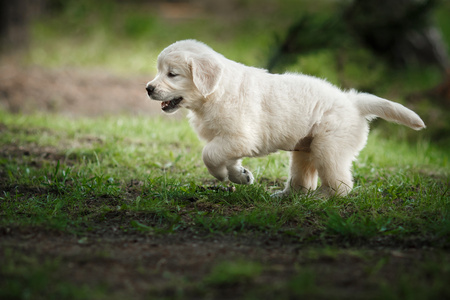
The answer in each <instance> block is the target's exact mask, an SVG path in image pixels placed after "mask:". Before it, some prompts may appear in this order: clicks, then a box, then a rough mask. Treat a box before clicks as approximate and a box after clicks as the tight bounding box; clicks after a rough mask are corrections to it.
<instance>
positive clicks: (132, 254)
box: [0, 225, 442, 299]
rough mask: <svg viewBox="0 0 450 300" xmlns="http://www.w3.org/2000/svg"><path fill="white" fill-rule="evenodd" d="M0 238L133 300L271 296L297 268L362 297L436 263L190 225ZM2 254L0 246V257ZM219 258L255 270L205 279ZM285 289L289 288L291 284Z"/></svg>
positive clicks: (399, 253)
mask: <svg viewBox="0 0 450 300" xmlns="http://www.w3.org/2000/svg"><path fill="white" fill-rule="evenodd" d="M106 226H108V225H106ZM105 229H106V227H105ZM0 238H1V243H0V244H1V246H2V247H1V248H2V249H10V250H12V251H13V252H14V253H15V255H16V256H17V255H25V256H28V257H37V258H38V259H39V260H40V261H47V260H49V259H57V260H58V262H59V266H58V268H57V269H56V270H55V272H56V274H57V276H58V277H60V278H65V279H66V280H70V281H71V282H72V283H73V284H76V285H80V286H83V285H89V286H96V285H106V286H107V288H108V293H110V294H112V295H117V294H126V295H128V296H132V297H133V298H135V299H146V297H148V296H150V295H153V296H161V297H171V296H174V295H175V294H176V293H177V292H180V289H181V290H182V291H183V296H184V297H182V298H185V299H198V297H201V298H203V297H205V295H204V293H205V291H206V292H207V293H208V294H209V295H210V296H213V298H214V299H227V297H232V298H234V299H236V298H239V296H242V295H245V294H246V293H247V292H248V291H251V290H255V291H258V290H261V289H264V288H265V287H267V286H271V287H272V289H271V290H268V293H269V294H268V295H266V296H271V295H272V296H275V294H274V293H278V292H281V293H286V291H283V290H279V289H280V288H277V286H279V287H283V288H288V287H287V286H284V284H285V282H289V281H291V282H295V280H294V281H292V278H295V276H296V274H299V273H300V274H303V275H302V276H311V278H310V281H311V282H314V283H315V284H317V285H319V286H322V287H325V288H328V289H329V291H333V294H334V297H337V296H339V297H337V298H340V297H343V298H348V297H352V298H354V297H357V298H358V297H366V296H368V295H370V294H371V293H374V292H376V291H377V289H378V288H379V286H378V284H379V282H378V283H377V281H378V280H380V278H383V282H387V280H389V281H390V282H396V281H397V280H399V276H401V275H402V274H403V273H404V272H407V271H408V270H410V269H411V270H413V269H414V268H415V267H417V264H419V263H420V262H421V261H423V260H424V258H426V259H427V260H430V259H431V260H432V261H434V260H435V261H436V262H438V261H439V259H441V258H442V257H441V256H439V255H437V254H436V253H434V252H433V251H423V250H420V251H418V250H416V249H407V250H392V249H382V250H380V249H379V250H369V249H366V250H364V249H363V250H362V251H361V249H360V250H359V251H358V252H352V250H342V251H340V252H333V253H331V252H330V253H327V252H326V251H319V252H317V251H316V249H312V248H308V247H302V246H301V245H299V244H297V243H295V242H292V241H290V242H289V241H288V240H285V239H281V238H274V237H268V236H259V237H255V236H252V237H248V236H244V235H243V236H229V235H225V236H221V237H208V236H205V235H203V236H202V235H196V234H193V233H192V232H184V233H183V232H178V233H176V234H169V235H152V234H136V233H128V234H127V233H122V234H120V235H114V236H109V237H105V236H103V235H102V234H98V233H96V232H92V233H90V234H87V235H85V236H82V237H80V236H74V235H68V234H64V233H61V232H57V231H48V230H42V229H39V228H2V230H0ZM4 254H5V253H4V250H0V257H1V256H4ZM16 256H15V257H16ZM433 257H434V258H433ZM12 259H14V257H13V258H12ZM226 260H228V261H238V262H239V261H252V262H257V263H258V264H260V265H261V266H262V269H263V271H262V273H261V274H260V275H259V276H257V277H256V278H253V279H251V280H249V281H245V282H239V283H234V284H232V285H226V284H225V285H224V284H220V285H215V284H212V285H211V284H209V283H208V282H207V279H208V278H209V277H208V276H210V274H211V272H212V270H213V269H214V267H215V266H217V265H218V264H219V263H221V262H223V261H226ZM299 284H300V283H299ZM303 284H304V283H303ZM291 288H292V287H291ZM300 288H301V287H300ZM304 288H305V289H306V290H307V289H308V287H304ZM293 289H294V292H293V291H291V292H292V293H294V295H295V289H296V287H293ZM256 293H257V292H256ZM336 293H337V294H336ZM228 299H229V298H228ZM324 299H326V297H325V298H324Z"/></svg>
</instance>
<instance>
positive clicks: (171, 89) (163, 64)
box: [146, 40, 223, 113]
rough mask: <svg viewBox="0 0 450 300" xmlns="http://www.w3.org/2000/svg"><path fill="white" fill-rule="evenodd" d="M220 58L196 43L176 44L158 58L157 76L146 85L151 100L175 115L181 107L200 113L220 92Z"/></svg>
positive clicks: (187, 41)
mask: <svg viewBox="0 0 450 300" xmlns="http://www.w3.org/2000/svg"><path fill="white" fill-rule="evenodd" d="M220 57H221V55H220V54H218V53H216V52H214V51H213V50H212V49H211V48H209V47H208V46H206V45H205V44H202V43H200V42H197V41H194V40H186V41H180V42H176V43H174V44H172V45H170V46H169V47H167V48H166V49H164V50H163V51H162V52H161V54H160V55H159V56H158V73H157V75H156V77H155V79H153V80H152V81H150V82H149V83H147V87H146V89H147V93H148V96H149V97H150V99H152V100H157V101H161V109H162V110H163V111H164V112H166V113H173V112H175V111H177V110H178V109H179V108H180V107H186V108H188V109H198V108H199V107H200V106H201V105H202V103H203V102H204V101H205V100H206V99H207V98H208V96H210V95H211V94H212V93H214V91H215V90H216V89H217V86H218V84H219V81H220V79H221V77H222V73H223V66H222V63H221V61H220Z"/></svg>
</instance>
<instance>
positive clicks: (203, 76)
mask: <svg viewBox="0 0 450 300" xmlns="http://www.w3.org/2000/svg"><path fill="white" fill-rule="evenodd" d="M189 66H190V68H191V72H192V79H193V81H194V84H195V86H196V87H197V89H198V90H199V91H200V93H202V95H203V97H207V96H209V95H211V94H212V93H213V92H214V91H215V90H216V88H217V85H218V83H219V81H220V79H221V78H222V74H223V66H222V64H221V63H220V62H219V61H218V60H217V59H216V58H215V57H213V56H210V55H205V56H197V57H193V58H190V59H189Z"/></svg>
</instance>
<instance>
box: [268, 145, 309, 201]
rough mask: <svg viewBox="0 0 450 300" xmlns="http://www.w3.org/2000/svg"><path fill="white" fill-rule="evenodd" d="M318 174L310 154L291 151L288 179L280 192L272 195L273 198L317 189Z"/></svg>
mask: <svg viewBox="0 0 450 300" xmlns="http://www.w3.org/2000/svg"><path fill="white" fill-rule="evenodd" d="M317 179H318V174H317V170H316V167H315V166H314V161H313V160H312V157H311V153H309V152H305V151H293V152H292V153H291V162H290V172H289V179H288V181H287V182H286V186H285V188H284V190H283V191H282V192H278V193H275V194H273V195H272V196H274V197H284V196H288V195H289V194H290V193H292V192H297V191H303V192H309V191H313V190H315V189H316V188H317Z"/></svg>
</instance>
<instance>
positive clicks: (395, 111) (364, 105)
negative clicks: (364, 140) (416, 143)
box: [350, 91, 425, 130]
mask: <svg viewBox="0 0 450 300" xmlns="http://www.w3.org/2000/svg"><path fill="white" fill-rule="evenodd" d="M350 94H351V95H352V98H353V99H354V100H355V103H356V107H357V108H358V109H359V111H360V112H361V114H362V115H363V116H365V117H366V118H368V119H372V118H375V117H380V118H383V119H385V120H387V121H391V122H395V123H399V124H402V125H405V126H408V127H410V128H412V129H414V130H421V129H423V128H425V123H424V122H423V121H422V119H421V118H420V117H419V116H418V115H417V114H416V113H415V112H413V111H412V110H410V109H408V108H406V107H404V106H403V105H401V104H398V103H395V102H392V101H389V100H386V99H383V98H380V97H377V96H374V95H371V94H365V93H356V92H354V91H352V92H350Z"/></svg>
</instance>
